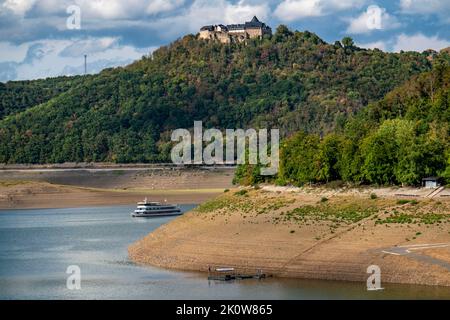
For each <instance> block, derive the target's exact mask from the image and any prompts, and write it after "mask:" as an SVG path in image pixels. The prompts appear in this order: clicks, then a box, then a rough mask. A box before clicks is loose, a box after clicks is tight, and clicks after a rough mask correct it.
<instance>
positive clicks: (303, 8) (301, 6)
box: [274, 0, 323, 21]
mask: <svg viewBox="0 0 450 320" xmlns="http://www.w3.org/2000/svg"><path fill="white" fill-rule="evenodd" d="M274 14H275V16H276V17H277V18H279V19H280V20H282V21H294V20H297V19H299V18H304V17H319V16H322V15H323V9H322V5H321V3H320V0H286V1H283V2H282V3H280V4H279V5H278V6H277V8H276V9H275V12H274Z"/></svg>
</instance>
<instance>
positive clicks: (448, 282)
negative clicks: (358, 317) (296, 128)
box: [129, 186, 450, 286]
mask: <svg viewBox="0 0 450 320" xmlns="http://www.w3.org/2000/svg"><path fill="white" fill-rule="evenodd" d="M376 191H377V190H375V189H365V190H358V189H350V190H325V189H323V190H322V189H298V188H294V189H292V188H291V189H290V188H278V187H271V186H268V187H264V188H263V189H258V190H255V189H240V190H238V189H233V190H230V191H229V192H226V193H223V194H222V195H220V196H218V197H217V198H215V199H213V200H210V201H207V202H206V203H204V204H202V205H200V206H199V207H198V208H196V209H195V210H193V211H191V212H190V213H187V214H185V215H183V216H181V217H179V218H177V219H175V220H173V221H171V222H170V223H168V224H166V225H163V226H161V227H160V228H158V229H157V230H156V231H154V232H152V233H150V234H149V235H147V236H146V237H145V238H143V239H141V240H139V241H137V242H136V243H134V244H133V245H131V246H130V247H129V255H130V257H131V259H132V260H134V261H135V262H137V263H139V264H144V265H154V266H159V267H165V268H173V269H183V270H195V271H207V270H208V266H210V265H213V266H233V267H239V268H241V269H246V268H247V269H249V270H250V269H252V270H256V269H262V270H263V272H265V273H268V274H272V275H274V276H277V277H292V278H304V279H329V280H345V281H361V282H364V283H365V281H366V280H367V277H368V274H367V273H366V272H367V268H368V266H370V265H373V264H375V265H378V266H379V267H380V268H381V273H382V282H392V283H408V284H425V285H436V286H450V199H449V197H447V196H444V197H435V198H433V199H429V198H426V195H427V194H428V193H429V191H426V190H425V191H423V190H420V189H418V190H417V194H419V196H415V195H414V196H412V197H410V198H408V197H405V196H400V197H398V196H395V195H396V194H398V193H399V192H400V193H402V194H404V192H403V191H404V190H399V189H393V190H389V189H380V190H378V191H379V192H378V194H379V195H377V196H374V195H372V194H376ZM407 191H408V192H407V193H408V194H410V193H411V191H412V190H407Z"/></svg>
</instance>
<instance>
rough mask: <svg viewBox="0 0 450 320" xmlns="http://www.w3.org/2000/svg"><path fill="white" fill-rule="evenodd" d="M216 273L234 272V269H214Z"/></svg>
mask: <svg viewBox="0 0 450 320" xmlns="http://www.w3.org/2000/svg"><path fill="white" fill-rule="evenodd" d="M216 271H217V272H230V271H234V268H216Z"/></svg>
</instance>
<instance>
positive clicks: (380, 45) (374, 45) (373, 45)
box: [356, 40, 388, 51]
mask: <svg viewBox="0 0 450 320" xmlns="http://www.w3.org/2000/svg"><path fill="white" fill-rule="evenodd" d="M356 46H358V47H360V48H366V49H380V50H381V51H387V50H388V45H387V43H386V42H384V41H381V40H380V41H374V42H368V43H357V44H356Z"/></svg>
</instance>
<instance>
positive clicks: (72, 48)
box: [59, 37, 119, 57]
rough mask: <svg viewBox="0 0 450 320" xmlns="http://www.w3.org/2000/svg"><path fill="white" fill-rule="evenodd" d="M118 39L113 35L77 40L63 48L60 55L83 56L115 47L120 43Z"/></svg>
mask: <svg viewBox="0 0 450 320" xmlns="http://www.w3.org/2000/svg"><path fill="white" fill-rule="evenodd" d="M118 40H119V39H118V38H113V37H104V38H90V39H83V40H76V41H74V42H73V43H72V44H70V45H69V46H67V47H65V48H64V49H63V50H61V52H60V53H59V55H60V56H61V57H81V56H83V55H84V54H91V53H97V52H101V51H105V50H108V49H111V48H113V47H115V46H116V45H117V43H118Z"/></svg>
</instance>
